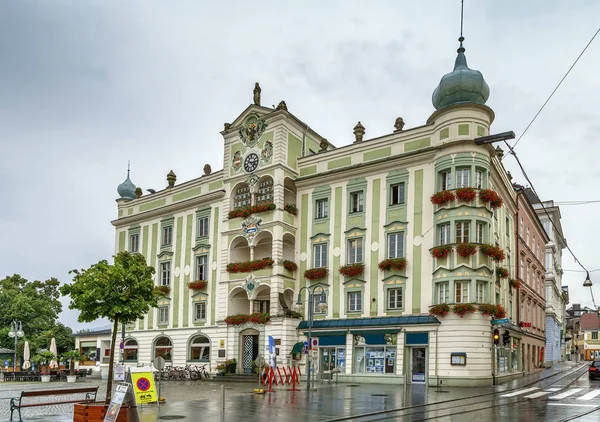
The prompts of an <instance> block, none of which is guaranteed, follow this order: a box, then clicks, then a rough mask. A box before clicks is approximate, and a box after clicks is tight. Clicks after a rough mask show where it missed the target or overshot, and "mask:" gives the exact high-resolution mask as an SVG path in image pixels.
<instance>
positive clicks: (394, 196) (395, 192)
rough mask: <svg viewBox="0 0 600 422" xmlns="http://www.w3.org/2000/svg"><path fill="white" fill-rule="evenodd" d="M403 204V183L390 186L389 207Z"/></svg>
mask: <svg viewBox="0 0 600 422" xmlns="http://www.w3.org/2000/svg"><path fill="white" fill-rule="evenodd" d="M399 204H404V183H397V184H395V185H391V186H390V205H399Z"/></svg>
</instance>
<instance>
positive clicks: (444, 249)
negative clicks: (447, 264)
mask: <svg viewBox="0 0 600 422" xmlns="http://www.w3.org/2000/svg"><path fill="white" fill-rule="evenodd" d="M451 251H452V246H450V245H442V246H436V247H435V248H433V249H432V250H431V256H432V257H434V258H437V259H441V258H446V257H447V256H448V255H449V254H450V252H451Z"/></svg>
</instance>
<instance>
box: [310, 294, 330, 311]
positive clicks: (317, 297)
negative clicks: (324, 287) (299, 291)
mask: <svg viewBox="0 0 600 422" xmlns="http://www.w3.org/2000/svg"><path fill="white" fill-rule="evenodd" d="M319 303H327V295H326V294H325V292H321V293H315V294H314V295H313V312H314V313H315V314H324V313H325V312H326V311H321V310H320V309H319Z"/></svg>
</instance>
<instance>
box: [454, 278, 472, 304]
mask: <svg viewBox="0 0 600 422" xmlns="http://www.w3.org/2000/svg"><path fill="white" fill-rule="evenodd" d="M457 296H459V297H458V300H457ZM454 303H469V282H468V281H462V280H461V281H455V282H454Z"/></svg>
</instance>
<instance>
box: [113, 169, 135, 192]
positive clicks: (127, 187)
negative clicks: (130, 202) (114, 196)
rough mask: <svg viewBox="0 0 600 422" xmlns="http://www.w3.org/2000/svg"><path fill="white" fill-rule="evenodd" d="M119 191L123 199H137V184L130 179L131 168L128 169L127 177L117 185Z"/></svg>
mask: <svg viewBox="0 0 600 422" xmlns="http://www.w3.org/2000/svg"><path fill="white" fill-rule="evenodd" d="M117 193H118V194H119V196H120V197H121V199H135V198H137V197H136V195H135V185H134V184H133V182H132V181H131V180H130V179H129V170H127V179H125V181H124V182H123V183H121V184H120V185H119V186H117Z"/></svg>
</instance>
